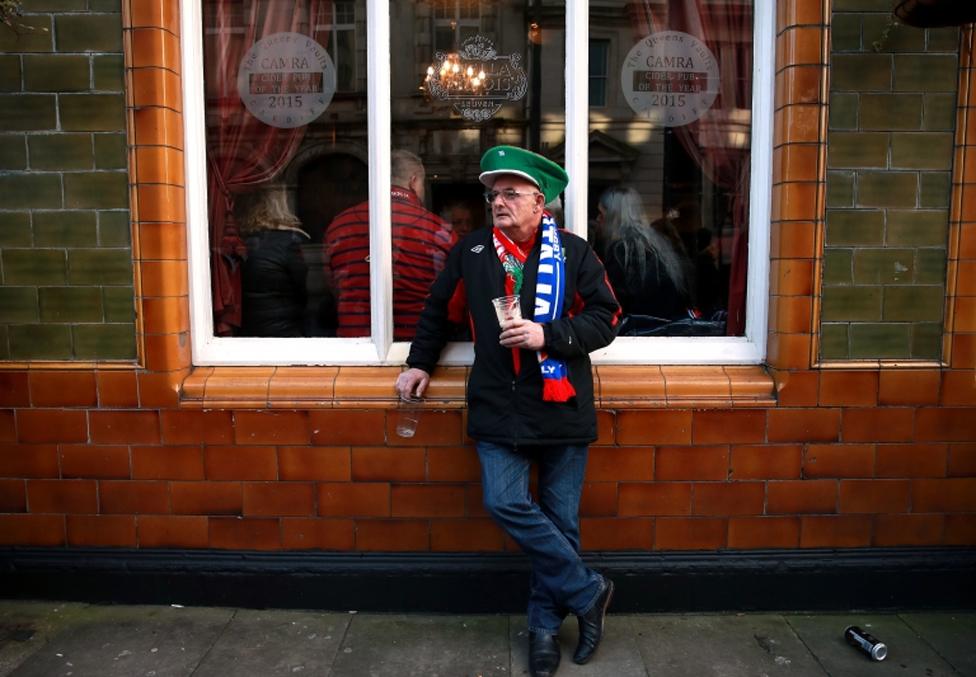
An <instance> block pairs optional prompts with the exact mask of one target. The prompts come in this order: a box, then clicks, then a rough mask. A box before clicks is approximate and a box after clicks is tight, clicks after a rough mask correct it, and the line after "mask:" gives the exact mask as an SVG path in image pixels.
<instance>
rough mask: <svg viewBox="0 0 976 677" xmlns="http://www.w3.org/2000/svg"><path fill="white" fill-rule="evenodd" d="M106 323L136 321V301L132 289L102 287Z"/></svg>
mask: <svg viewBox="0 0 976 677" xmlns="http://www.w3.org/2000/svg"><path fill="white" fill-rule="evenodd" d="M102 298H103V305H104V307H105V321H106V322H133V321H135V317H136V311H135V300H134V296H133V292H132V287H102Z"/></svg>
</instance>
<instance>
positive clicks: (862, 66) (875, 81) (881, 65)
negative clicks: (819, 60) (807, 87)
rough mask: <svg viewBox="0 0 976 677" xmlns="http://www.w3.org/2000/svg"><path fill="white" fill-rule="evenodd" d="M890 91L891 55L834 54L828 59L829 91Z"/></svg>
mask: <svg viewBox="0 0 976 677" xmlns="http://www.w3.org/2000/svg"><path fill="white" fill-rule="evenodd" d="M889 90H891V55H889V54H835V55H833V56H831V58H830V91H832V92H887V91H889Z"/></svg>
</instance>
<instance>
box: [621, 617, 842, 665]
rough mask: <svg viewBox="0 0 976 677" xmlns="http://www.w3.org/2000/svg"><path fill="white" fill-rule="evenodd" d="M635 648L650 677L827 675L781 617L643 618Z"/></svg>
mask: <svg viewBox="0 0 976 677" xmlns="http://www.w3.org/2000/svg"><path fill="white" fill-rule="evenodd" d="M634 623H635V626H636V628H637V644H638V646H639V647H640V650H641V654H642V656H643V658H644V664H645V665H646V666H647V671H648V673H649V674H651V675H668V677H703V676H704V675H721V676H722V677H739V676H740V675H741V676H742V677H745V676H749V677H755V676H756V675H769V676H770V677H773V676H777V675H790V676H791V677H823V676H824V674H825V672H824V670H823V669H822V668H821V667H820V665H818V663H817V661H816V659H815V658H814V656H813V655H811V653H810V651H809V650H808V649H807V647H806V646H804V644H803V642H801V641H800V639H799V638H798V637H797V636H796V634H795V633H794V632H793V630H792V629H791V628H790V626H789V624H788V623H787V622H786V621H785V620H784V619H783V617H782V616H781V615H778V614H748V615H746V614H698V615H694V616H689V615H667V614H662V615H652V616H641V617H640V618H639V619H635V620H634Z"/></svg>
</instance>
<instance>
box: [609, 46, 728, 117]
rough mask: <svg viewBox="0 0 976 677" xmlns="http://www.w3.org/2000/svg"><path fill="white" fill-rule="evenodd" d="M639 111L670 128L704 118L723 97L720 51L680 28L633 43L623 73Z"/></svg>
mask: <svg viewBox="0 0 976 677" xmlns="http://www.w3.org/2000/svg"><path fill="white" fill-rule="evenodd" d="M620 83H621V87H622V89H623V92H624V97H625V98H626V99H627V103H628V104H630V107H631V108H633V109H634V112H635V113H637V114H638V115H640V116H642V117H646V118H648V119H649V120H650V121H651V122H653V123H656V124H659V125H663V126H665V127H680V126H682V125H686V124H688V123H689V122H694V121H695V120H697V119H698V118H700V117H701V116H702V115H703V114H704V113H705V111H707V110H708V109H709V108H710V107H711V105H712V104H713V103H714V102H715V97H716V96H717V95H718V83H719V73H718V64H717V63H716V61H715V55H714V54H712V51H711V50H710V49H709V48H708V45H706V44H705V43H704V42H702V41H701V40H699V39H698V38H696V37H695V36H693V35H689V34H688V33H682V32H680V31H660V32H658V33H651V34H650V35H648V36H647V37H646V38H644V39H643V40H641V41H640V42H638V43H637V44H636V45H634V46H633V47H632V48H631V50H630V52H628V53H627V58H626V59H624V65H623V68H622V69H621V72H620Z"/></svg>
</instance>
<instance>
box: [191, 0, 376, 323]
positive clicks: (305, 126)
mask: <svg viewBox="0 0 976 677" xmlns="http://www.w3.org/2000/svg"><path fill="white" fill-rule="evenodd" d="M365 16H366V9H365V2H364V0H357V1H355V2H353V1H342V2H332V1H331V0H288V1H287V2H286V1H285V0H263V1H258V0H237V1H236V2H227V1H225V2H213V1H210V0H208V1H207V2H205V3H204V78H205V92H206V133H207V170H208V200H209V218H210V242H211V251H212V257H211V274H212V280H213V290H212V299H213V313H214V329H215V333H217V334H218V335H222V336H331V335H336V334H337V333H338V327H339V323H338V309H337V303H338V300H339V299H340V297H342V296H343V294H342V293H341V290H342V289H345V288H346V287H349V286H355V285H354V284H351V283H354V282H355V279H356V278H355V274H354V273H353V272H349V273H348V275H347V270H346V269H344V268H343V267H342V266H341V265H338V264H337V263H335V262H333V261H332V260H331V258H330V256H329V252H328V251H327V250H326V249H325V248H324V247H323V244H324V242H325V240H326V233H327V231H328V226H329V224H330V223H331V222H332V221H333V219H334V218H335V217H336V215H337V214H339V213H340V212H343V210H346V209H347V208H349V207H351V206H353V205H355V204H356V203H359V202H362V201H363V200H365V199H366V196H367V160H366V158H367V150H366V149H367V135H366V112H365V111H366V105H365V104H366V101H365V99H366V92H365V84H366V82H365V81H366V79H365V55H366V36H365ZM337 92H339V93H338V94H337ZM353 240H355V238H353ZM367 243H368V239H367ZM357 255H358V254H352V255H350V256H351V258H355V256H357ZM349 303H350V305H351V307H353V308H354V310H352V311H350V313H352V314H354V313H355V312H358V306H357V305H356V303H355V300H352V301H350V302H349ZM365 305H366V308H367V311H366V312H367V316H368V305H369V300H368V298H367V299H366V301H365ZM366 330H367V333H368V320H367V324H366Z"/></svg>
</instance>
